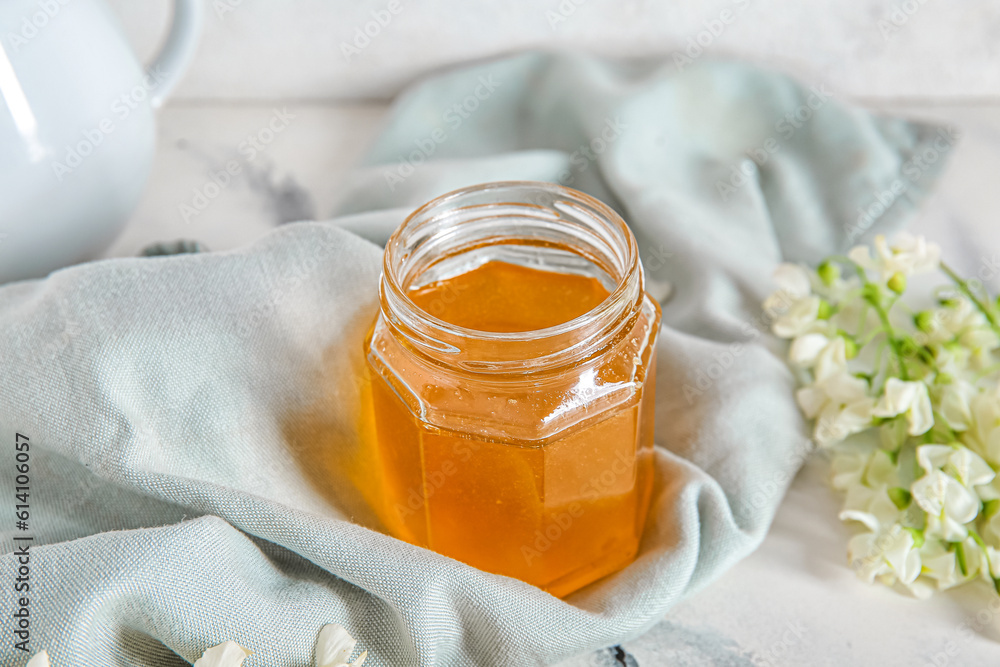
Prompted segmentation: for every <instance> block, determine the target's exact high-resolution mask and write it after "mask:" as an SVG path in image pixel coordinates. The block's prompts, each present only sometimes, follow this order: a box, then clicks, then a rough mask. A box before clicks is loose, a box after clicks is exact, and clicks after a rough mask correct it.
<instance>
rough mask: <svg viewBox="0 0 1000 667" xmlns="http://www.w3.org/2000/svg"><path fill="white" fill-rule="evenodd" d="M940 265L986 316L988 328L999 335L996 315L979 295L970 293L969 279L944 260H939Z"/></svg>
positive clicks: (999, 327)
mask: <svg viewBox="0 0 1000 667" xmlns="http://www.w3.org/2000/svg"><path fill="white" fill-rule="evenodd" d="M940 266H941V270H942V271H944V273H945V275H947V276H948V277H949V278H951V280H952V282H953V283H955V285H956V286H958V289H959V290H961V291H962V293H963V294H965V296H967V297H969V300H970V301H972V303H973V304H975V306H976V308H978V309H979V312H981V313H982V314H983V315H984V316H985V317H986V321H987V322H989V323H990V328H991V329H993V333H995V334H997V335H998V336H1000V323H998V322H997V318H996V315H995V314H994V313H993V310H992V309H991V308H990V307H989V306H987V305H986V304H985V303H983V302H982V300H981V299H980V298H979V297H977V296H976V295H975V294H973V293H972V289H971V288H970V287H969V281H967V280H965V279H964V278H962V277H961V276H959V275H958V274H957V273H955V271H954V269H952V268H951V267H950V266H948V265H947V264H945V263H944V262H940Z"/></svg>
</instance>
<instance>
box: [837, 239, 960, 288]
mask: <svg viewBox="0 0 1000 667" xmlns="http://www.w3.org/2000/svg"><path fill="white" fill-rule="evenodd" d="M847 256H848V257H850V258H851V261H853V262H854V263H855V264H857V265H858V266H860V267H861V268H863V269H866V270H870V271H876V272H878V273H879V274H880V275H881V276H882V278H883V279H885V280H888V279H889V278H890V277H892V276H893V275H895V274H897V273H899V274H901V275H902V276H903V277H907V278H908V277H909V276H911V275H914V274H918V273H924V272H926V271H931V270H933V269H936V268H937V267H938V265H939V263H940V260H941V248H940V247H939V246H938V245H937V244H936V243H929V242H928V241H927V239H925V238H924V237H923V236H914V235H912V234H908V233H906V232H901V233H900V234H898V235H897V236H896V238H895V240H894V242H893V244H892V246H890V245H889V243H888V242H887V241H886V240H885V236H884V235H882V234H879V235H878V236H876V237H875V256H874V257H873V256H872V254H871V251H870V250H869V248H868V246H863V245H861V246H855V247H853V248H851V250H850V251H849V252H848V253H847Z"/></svg>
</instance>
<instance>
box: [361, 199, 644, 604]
mask: <svg viewBox="0 0 1000 667" xmlns="http://www.w3.org/2000/svg"><path fill="white" fill-rule="evenodd" d="M380 301H381V308H380V311H379V314H378V316H377V318H376V320H375V323H374V325H373V327H372V329H371V331H370V333H369V335H368V337H367V340H366V341H365V352H366V357H367V362H368V367H369V372H370V380H371V392H372V393H371V401H372V407H373V415H372V417H373V421H374V432H375V443H374V448H375V454H376V459H377V460H378V462H379V466H380V467H381V474H382V476H383V484H384V489H385V493H386V497H385V498H384V503H385V504H384V507H383V508H381V513H382V514H383V517H382V518H383V520H384V521H385V522H386V524H387V526H388V528H389V530H390V531H391V532H392V533H394V534H395V535H396V536H397V537H399V538H401V539H403V540H406V541H408V542H411V543H413V544H417V545H421V546H424V547H427V548H430V549H433V550H434V551H437V552H438V553H441V554H444V555H446V556H450V557H452V558H455V559H457V560H460V561H463V562H465V563H468V564H469V565H472V566H475V567H478V568H480V569H482V570H485V571H487V572H493V573H496V574H502V575H507V576H510V577H516V578H518V579H521V580H523V581H526V582H528V583H531V584H534V585H536V586H538V587H540V588H542V589H544V590H546V591H548V592H550V593H552V594H553V595H556V596H559V597H562V596H565V595H567V594H569V593H571V592H573V591H575V590H577V589H579V588H580V587H582V586H585V585H587V584H589V583H591V582H593V581H595V580H597V579H599V578H601V577H603V576H605V575H607V574H610V573H611V572H614V571H616V570H618V569H620V568H622V567H624V566H625V565H627V564H628V563H629V562H630V561H631V560H632V559H633V558H634V557H635V554H636V552H637V550H638V546H639V540H640V536H641V534H642V529H643V524H644V522H645V518H646V511H647V508H648V505H649V496H650V489H651V484H652V477H653V383H654V377H655V372H654V366H655V341H656V336H657V333H658V331H659V323H660V309H659V306H658V304H657V303H656V301H654V300H653V299H652V298H650V297H649V296H648V295H647V294H646V292H645V290H644V285H643V275H642V268H641V266H640V263H639V256H638V249H637V247H636V242H635V239H634V237H633V236H632V234H631V232H630V231H629V229H628V227H627V226H626V225H625V223H624V221H623V220H622V219H621V218H620V217H619V216H618V215H617V214H616V213H615V212H614V211H612V210H611V209H610V208H608V207H607V206H605V205H604V204H602V203H601V202H599V201H597V200H596V199H593V198H592V197H589V196H587V195H585V194H583V193H581V192H577V191H575V190H571V189H568V188H564V187H560V186H557V185H553V184H549V183H532V182H501V183H488V184H484V185H478V186H473V187H469V188H465V189H462V190H458V191H456V192H452V193H450V194H447V195H444V196H443V197H440V198H438V199H435V200H433V201H431V202H430V203H428V204H426V205H424V206H423V207H421V208H420V209H418V210H417V211H416V212H414V213H413V214H412V215H411V216H410V217H409V218H408V219H407V220H406V222H404V223H403V225H402V226H401V227H400V228H399V229H398V230H397V231H396V232H395V233H394V234H393V236H392V237H391V238H390V239H389V242H388V244H387V245H386V250H385V259H384V266H383V274H382V279H381V285H380Z"/></svg>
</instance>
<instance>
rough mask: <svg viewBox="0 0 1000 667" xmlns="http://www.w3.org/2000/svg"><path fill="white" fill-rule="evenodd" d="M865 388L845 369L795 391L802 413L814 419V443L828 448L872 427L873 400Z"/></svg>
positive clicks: (863, 383) (861, 381)
mask: <svg viewBox="0 0 1000 667" xmlns="http://www.w3.org/2000/svg"><path fill="white" fill-rule="evenodd" d="M867 389H868V385H867V383H865V381H864V380H862V379H861V378H857V377H854V376H853V375H851V374H850V373H848V372H847V371H846V370H845V371H842V372H840V373H834V374H832V375H830V376H828V377H825V378H823V379H821V380H817V381H816V382H815V383H814V384H811V385H808V386H806V387H802V388H801V389H799V390H798V391H797V392H795V398H796V400H797V401H798V404H799V407H800V408H802V412H804V413H805V415H806V417H809V418H810V419H815V420H816V426H815V429H814V431H813V437H814V438H815V439H816V442H817V444H819V445H821V446H827V445H831V444H833V443H835V442H840V441H841V440H843V439H844V438H846V437H847V436H849V435H852V434H854V433H858V432H860V431H863V430H865V429H866V428H868V427H869V426H871V423H872V409H873V407H874V406H875V401H874V399H872V398H871V397H870V396H868V392H867Z"/></svg>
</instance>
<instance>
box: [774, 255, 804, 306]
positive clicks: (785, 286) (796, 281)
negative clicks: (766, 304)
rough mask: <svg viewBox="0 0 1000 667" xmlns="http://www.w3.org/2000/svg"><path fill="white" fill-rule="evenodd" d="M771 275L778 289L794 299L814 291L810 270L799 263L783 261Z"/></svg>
mask: <svg viewBox="0 0 1000 667" xmlns="http://www.w3.org/2000/svg"><path fill="white" fill-rule="evenodd" d="M771 277H772V279H773V280H774V284H775V285H777V286H778V289H779V290H780V291H782V292H784V293H785V294H787V295H788V296H790V297H791V298H793V299H796V300H797V299H802V298H804V297H807V296H809V294H810V293H811V292H812V281H811V280H810V278H809V271H808V270H807V269H806V268H805V267H803V266H799V265H798V264H791V263H788V262H783V263H781V264H779V265H778V268H776V269H775V270H774V274H773V275H772V276H771Z"/></svg>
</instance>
